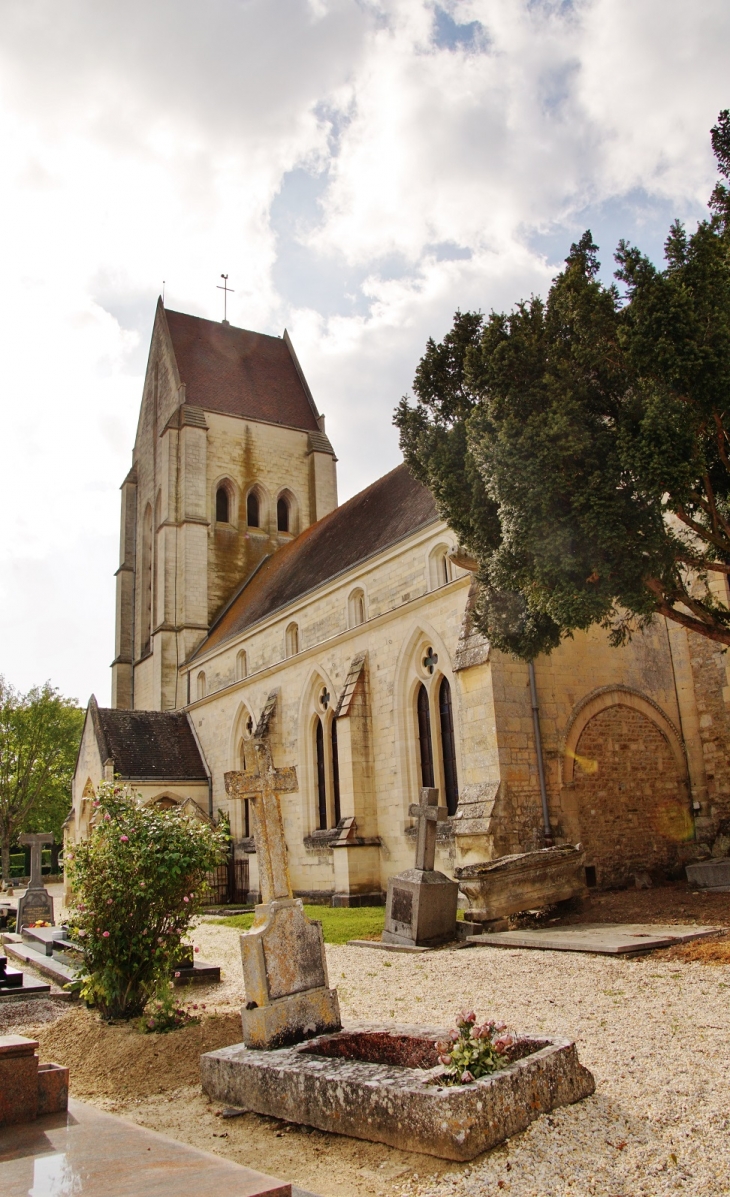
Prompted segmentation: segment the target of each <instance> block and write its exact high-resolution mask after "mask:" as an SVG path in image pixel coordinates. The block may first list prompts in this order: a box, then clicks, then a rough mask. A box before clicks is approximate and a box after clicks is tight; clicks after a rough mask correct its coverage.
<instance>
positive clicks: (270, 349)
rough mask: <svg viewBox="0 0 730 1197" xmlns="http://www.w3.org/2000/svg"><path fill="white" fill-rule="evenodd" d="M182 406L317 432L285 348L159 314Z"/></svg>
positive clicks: (283, 340) (280, 342) (284, 342)
mask: <svg viewBox="0 0 730 1197" xmlns="http://www.w3.org/2000/svg"><path fill="white" fill-rule="evenodd" d="M165 316H166V318H167V326H168V328H169V330H170V337H171V340H172V346H173V350H174V352H175V358H176V361H177V367H178V370H179V372H180V381H181V382H183V383H185V402H186V403H188V404H191V405H193V406H196V407H202V408H204V409H205V410H206V411H217V412H222V413H224V414H225V415H232V416H243V417H246V418H248V419H251V420H266V421H268V422H269V423H271V424H284V425H287V426H288V427H290V428H302V429H304V430H306V431H308V432H318V431H319V425H318V423H317V409H316V407H315V405H314V400H313V399H312V397H311V394H310V393H309V388H308V386H307V384H306V381H305V379H304V376H303V374H302V373H301V371H300V369H299V366H298V362H297V360H296V356H295V355H294V352H293V349H292V348H291V343H290V341H289V338H288V336H286V334H285V335H284V337H270V336H266V335H265V334H264V333H256V332H249V331H248V330H247V329H244V328H234V327H233V326H232V325H230V324H219V323H217V322H216V321H215V320H203V319H201V318H200V317H199V316H188V315H187V314H186V313H184V312H173V311H170V310H169V309H168V308H166V309H165Z"/></svg>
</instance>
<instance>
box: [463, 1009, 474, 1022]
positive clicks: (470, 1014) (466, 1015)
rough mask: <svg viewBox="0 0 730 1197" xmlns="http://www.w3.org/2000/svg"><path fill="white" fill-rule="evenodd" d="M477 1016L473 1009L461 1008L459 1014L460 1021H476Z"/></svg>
mask: <svg viewBox="0 0 730 1197" xmlns="http://www.w3.org/2000/svg"><path fill="white" fill-rule="evenodd" d="M476 1020H477V1016H476V1014H475V1013H474V1011H473V1010H462V1012H461V1014H460V1015H459V1021H460V1022H476Z"/></svg>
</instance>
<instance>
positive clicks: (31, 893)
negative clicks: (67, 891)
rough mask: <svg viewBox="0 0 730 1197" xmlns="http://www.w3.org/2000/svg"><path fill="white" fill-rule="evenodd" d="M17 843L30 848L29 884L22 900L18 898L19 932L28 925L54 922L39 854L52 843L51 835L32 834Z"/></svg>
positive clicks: (22, 837)
mask: <svg viewBox="0 0 730 1197" xmlns="http://www.w3.org/2000/svg"><path fill="white" fill-rule="evenodd" d="M18 842H19V843H20V844H23V845H24V847H29V848H30V882H29V884H28V888H27V890H26V891H25V893H24V894H23V896H22V898H18V918H17V922H16V930H17V931H20V930H21V928H22V927H27V926H28V924H29V923H37V922H47V923H54V922H55V919H54V917H53V898H52V897H51V895H50V894H49V892H48V890H47V889H46V887H45V886H44V884H43V874H42V863H41V862H42V857H41V852H42V850H43V849H44V848H46V847H48V846H49V845H50V844H52V843H53V835H52V834H51V833H50V832H34V833H33V834H28V835H21V836H19V837H18Z"/></svg>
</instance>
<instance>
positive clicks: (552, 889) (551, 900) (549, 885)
mask: <svg viewBox="0 0 730 1197" xmlns="http://www.w3.org/2000/svg"><path fill="white" fill-rule="evenodd" d="M454 872H455V875H456V877H457V880H458V883H459V888H460V889H461V890H462V892H463V893H465V894H466V896H467V898H468V899H469V909H468V910H467V911H466V914H465V918H466V919H467V920H470V921H472V922H475V923H482V924H488V923H493V922H496V921H497V920H499V919H502V918H504V917H505V916H506V915H510V914H518V913H519V912H520V911H521V910H540V909H542V908H543V907H545V906H552V905H554V904H555V903H556V902H565V901H567V900H568V899H570V898H580V897H582V896H583V895H584V894H585V893H586V882H585V852H584V851H583V848H582V847H581V845H580V844H576V845H573V844H560V845H559V846H556V847H553V848H538V849H537V850H536V851H534V852H517V853H515V854H514V855H512V856H500V857H498V859H497V860H489V861H484V862H483V863H480V864H470V865H464V866H462V867H461V868H457V869H455V870H454Z"/></svg>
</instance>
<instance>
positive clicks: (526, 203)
mask: <svg viewBox="0 0 730 1197" xmlns="http://www.w3.org/2000/svg"><path fill="white" fill-rule="evenodd" d="M728 34H730V10H728V9H727V5H726V4H725V3H722V2H720V0H705V3H704V4H703V5H701V6H695V8H693V9H689V8H688V7H687V5H686V4H685V3H680V0H642V3H641V4H636V3H635V0H583V2H576V3H574V4H570V3H558V2H557V0H556V2H554V3H553V2H549V0H544V2H543V3H539V2H535V0H458V2H457V0H444V3H443V4H441V5H440V6H437V5H435V4H434V3H432V2H429V0H388V2H387V3H386V2H385V0H382V2H378V0H358V2H355V0H211V2H210V3H207V4H205V5H201V4H199V3H197V2H196V0H155V3H154V4H150V3H142V0H129V2H128V3H127V4H125V5H124V6H119V5H112V4H99V3H98V2H96V0H65V2H64V4H63V5H62V6H60V7H59V5H58V4H56V3H54V2H53V0H6V2H5V4H4V6H3V24H2V29H0V154H1V155H2V161H3V172H2V177H1V178H0V215H1V216H2V224H3V230H4V243H3V259H2V260H3V282H4V286H3V289H2V292H1V293H0V328H2V363H3V365H2V370H3V383H4V385H3V404H2V407H3V413H2V414H3V437H2V442H1V444H0V496H1V498H2V510H3V515H4V519H3V524H2V535H1V536H0V594H2V596H3V606H2V616H1V617H0V672H5V674H6V675H7V676H8V677H9V678H10V679H11V680H13V681H14V682H16V683H17V684H19V685H21V686H28V685H30V684H31V683H32V682H33V681H36V680H41V679H44V678H46V677H51V678H52V679H53V680H54V681H55V682H56V683H57V684H59V685H60V686H62V688H63V689H64V690H65V691H67V692H69V693H74V694H76V695H78V696H79V697H81V698H84V697H85V696H86V695H87V694H88V692H89V691H90V690H91V689H95V690H96V691H97V693H98V695H99V698H100V700H102V701H107V700H108V694H109V688H108V672H107V665H108V661H109V659H110V657H111V655H112V646H113V580H112V578H111V576H110V575H111V573H112V571H113V567H114V561H113V558H114V555H115V550H114V545H115V542H116V539H117V527H118V486H119V483H120V482H121V480H122V478H123V476H124V474H125V473H126V470H127V468H128V465H129V462H130V453H131V447H132V440H133V435H134V426H135V423H136V415H137V407H138V403H139V396H140V390H141V375H142V372H143V369H144V362H145V358H146V351H147V343H148V338H149V331H150V326H151V320H152V316H153V311H154V301H155V298H156V295H157V292H158V290H159V288H160V286H161V284H162V280H163V279H166V285H167V300H168V303H169V304H170V306H173V307H178V308H181V309H183V310H187V311H192V312H196V313H198V314H202V315H209V316H214V317H215V316H217V315H219V314H220V298H219V294H218V292H216V290H215V286H216V283H217V282H218V276H219V274H220V272H221V271H223V270H224V271H227V272H228V273H229V275H230V280H231V285H232V286H233V287H234V288H235V294H234V296H233V298H232V300H231V308H230V313H229V314H230V316H231V319H232V320H233V321H234V322H236V323H239V324H243V325H244V326H246V327H253V328H259V329H262V330H264V331H274V332H280V331H281V329H282V328H283V326H284V325H285V324H286V325H288V327H289V329H290V331H292V333H293V336H294V339H295V343H296V345H297V349H298V352H299V355H300V357H301V359H302V361H303V365H304V367H305V370H306V371H307V373H308V376H309V377H310V380H311V382H312V385H313V389H314V391H315V395H316V396H317V399H318V401H319V403H320V405H321V407H322V408H323V409H324V410H325V411H326V413H327V417H328V431H329V432H330V435H331V436H332V439H333V441H334V442H335V445H336V447H337V449H338V453H339V456H340V482H341V493H342V494H343V495H345V496H346V495H349V494H351V493H353V491H354V490H355V489H357V488H358V487H360V486H362V485H365V484H366V483H367V482H369V481H370V480H372V478H373V477H375V476H376V475H377V474H378V473H379V472H381V471H382V470H385V469H387V468H389V467H390V466H391V465H393V464H394V463H395V462H396V461H397V459H398V453H397V441H396V437H395V433H394V430H393V429H392V426H391V422H390V421H391V413H392V409H393V406H394V405H395V403H396V402H397V400H398V398H399V397H400V395H401V394H402V393H403V392H404V391H405V390H407V389H408V387H409V384H410V380H411V378H412V375H413V371H414V367H415V365H416V363H417V361H418V357H419V356H420V353H421V352H422V350H423V346H424V344H425V341H426V338H427V337H428V336H429V335H435V336H440V335H442V334H443V332H444V331H445V330H446V328H447V327H448V324H449V322H450V319H451V316H452V314H453V311H454V309H455V308H456V307H457V306H460V307H462V308H466V307H483V308H489V307H491V306H497V307H504V306H509V305H510V304H511V303H512V302H514V301H515V300H516V299H517V298H518V297H520V296H521V295H524V294H528V293H529V292H530V291H531V290H545V288H546V287H547V285H548V283H549V279H550V277H551V275H552V274H553V273H554V269H555V267H554V261H552V260H550V259H554V258H555V257H557V258H558V259H559V257H560V256H561V254H562V253H563V252H564V250H565V249H566V248H567V245H568V244H569V242H570V240H571V239H572V237H573V236H574V234H575V231H576V226H577V227H580V222H581V221H585V222H587V221H588V220H589V219H590V221H591V224H592V226H593V229H594V233H596V234H597V235H598V236H599V239H600V235H601V233H604V234H605V237H606V239H607V241H608V242H610V241H611V238H613V239H615V229H614V226H616V227H618V225H620V224H621V222H622V221H624V222H625V221H627V220H630V219H632V220H633V221H634V226H635V227H637V228H638V227H641V229H642V231H643V232H644V233H645V234H646V235H647V237H649V238H650V239H651V238H653V240H654V241H657V239H658V241H660V240H661V235H662V233H663V229H664V226H665V225H666V223H667V220H668V217H667V213H668V212H669V210H670V208H673V207H676V210H677V211H679V212H682V213H687V214H689V215H690V216H692V215H693V214H697V213H698V212H699V211H700V207H699V206H698V205H701V204H702V203H704V201H705V199H706V196H707V194H708V193H709V190H710V187H711V182H712V175H713V170H712V159H711V154H710V151H709V137H708V130H709V127H710V125H711V124H712V123H713V121H714V120H715V118H716V116H717V112H718V110H719V109H720V108H721V107H723V106H725V105H727V104H728V103H729V102H730V97H729V96H728V94H727V79H728V77H730V72H729V71H728V50H727V47H728V45H729V44H730V39H729V37H728ZM306 172H309V173H308V174H307V173H306ZM309 175H311V176H312V178H311V179H309ZM309 182H311V184H312V186H311V187H309V185H308V184H309ZM637 197H638V198H637ZM642 222H643V223H642ZM596 226H597V227H596ZM622 231H623V228H622ZM627 231H629V232H630V231H631V230H627ZM540 236H543V238H544V237H547V238H548V240H544V239H543V241H540ZM546 246H549V251H548V249H546ZM540 247H541V248H540ZM605 248H607V249H609V250H610V248H611V244H610V243H609V244H607V246H606V247H605Z"/></svg>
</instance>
